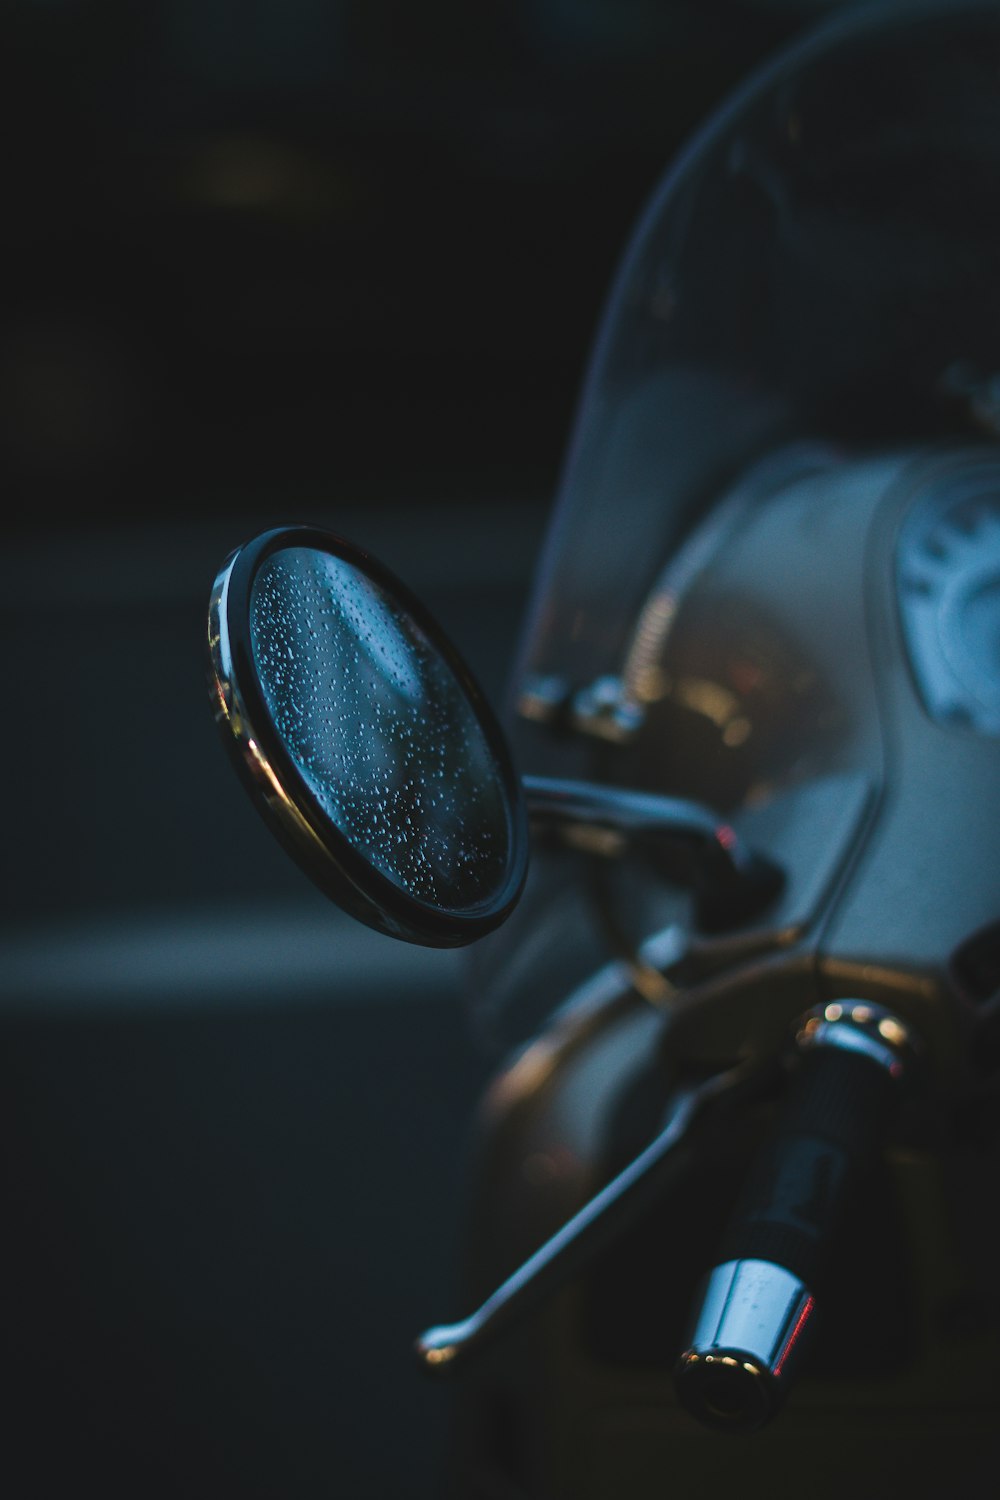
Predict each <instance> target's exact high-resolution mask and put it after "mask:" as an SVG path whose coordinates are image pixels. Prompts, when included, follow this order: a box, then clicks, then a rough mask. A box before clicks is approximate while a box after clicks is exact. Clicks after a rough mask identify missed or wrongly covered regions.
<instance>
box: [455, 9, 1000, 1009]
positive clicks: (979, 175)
mask: <svg viewBox="0 0 1000 1500" xmlns="http://www.w3.org/2000/svg"><path fill="white" fill-rule="evenodd" d="M998 69H1000V11H998V10H997V8H996V7H995V6H994V5H983V4H978V5H968V4H964V5H963V4H961V3H959V4H949V5H934V6H921V5H913V4H911V5H903V6H895V7H889V8H884V7H861V8H860V10H859V12H857V13H856V14H855V16H854V17H853V18H850V19H847V20H846V21H841V22H840V23H838V24H837V25H835V26H832V27H830V28H828V29H826V30H824V31H823V32H822V33H820V34H817V35H816V36H815V37H813V38H811V39H810V40H808V41H807V42H806V43H804V44H802V45H800V46H799V47H798V48H797V49H795V50H794V51H793V52H790V53H789V54H787V55H786V56H785V57H784V58H782V59H779V60H778V62H777V63H776V64H774V65H773V66H772V67H771V68H770V69H768V70H767V71H765V72H764V73H763V74H761V75H759V76H758V77H757V78H756V79H754V80H752V81H751V83H750V84H749V85H748V86H747V87H746V88H745V89H744V91H743V92H742V93H741V94H739V95H738V96H737V97H736V98H735V99H734V100H733V101H732V102H731V103H730V104H729V105H728V106H727V107H726V108H724V109H723V110H722V111H721V112H720V113H719V114H718V115H717V116H716V117H715V118H714V120H712V121H710V122H709V124H708V125H707V127H706V128H705V130H704V131H703V132H702V134H701V135H700V137H699V138H697V139H696V140H695V141H694V143H693V144H692V146H691V147H690V148H689V149H688V151H687V152H686V153H685V154H684V155H683V156H682V158H681V159H680V160H679V161H678V163H677V164H676V165H675V167H674V168H673V170H672V171H671V172H670V174H669V175H668V176H667V178H666V180H665V182H664V184H663V186H662V188H661V189H660V191H659V192H658V194H657V195H656V196H655V198H654V200H653V202H652V203H651V205H650V207H649V209H648V211H647V213H646V215H645V217H644V219H643V220H642V222H641V223H640V225H639V227H638V231H637V234H636V237H635V239H634V241H633V244H632V246H631V248H630V249H629V251H628V254H627V255H626V258H625V260H624V262H623V265H622V268H621V271H620V274H619V277H618V280H617V283H616V285H615V287H614V289H613V292H612V296H611V299H610V302H609V306H608V309H607V314H606V317H605V320H604V324H603V328H602V331H601V333H600V336H599V339H598V343H597V347H596V350H595V354H594V357H593V362H592V366H591V369H590V372H589V376H588V379H587V382H586V386H585V390H584V394H583V399H582V402H581V406H580V411H579V415H578V420H577V425H576V430H575V434H574V437H573V441H572V445H571V449H570V453H569V457H568V462H567V465H566V469H565V474H564V479H563V483H562V486H561V490H560V494H559V497H558V502H557V506H556V511H555V515H554V521H553V525H552V527H551V531H550V535H549V539H548V543H547V547H546V550H545V552H544V556H543V559H542V562H541V565H540V569H539V574H538V579H537V586H536V590H535V594H534V600H533V605H532V608H531V611H530V615H529V619H528V622H527V628H526V632H525V636H524V639H523V643H522V650H521V655H520V659H519V664H518V668H517V671H516V674H515V680H514V684H513V694H512V703H511V710H512V719H513V731H514V736H515V747H516V751H517V755H518V759H519V762H520V764H521V767H522V769H524V770H526V771H531V772H535V773H537V774H547V775H570V776H572V775H575V776H585V777H591V778H594V779H610V777H609V772H608V753H607V736H606V735H605V736H604V737H602V731H601V729H600V725H599V724H598V723H597V721H598V719H599V715H598V714H593V715H592V724H591V728H592V729H593V728H594V725H595V724H597V731H598V732H597V733H588V732H577V729H576V728H574V727H573V725H572V722H570V727H569V729H568V730H567V729H566V713H565V712H563V720H562V722H563V732H562V733H556V732H554V729H553V723H552V720H551V717H550V716H549V715H548V708H549V707H550V706H551V705H552V704H553V703H559V704H562V705H563V707H564V709H565V705H566V704H573V703H577V704H579V703H580V702H582V701H583V700H585V699H586V698H587V695H588V693H591V696H593V691H594V690H595V685H596V691H597V692H598V695H599V692H600V690H601V689H602V685H603V688H604V689H606V690H607V691H610V692H611V693H612V695H613V694H614V693H615V692H617V693H618V694H619V699H618V702H617V704H616V705H615V709H616V711H617V712H618V714H619V716H620V717H621V716H622V715H623V716H624V717H625V720H626V721H627V716H628V714H629V713H630V712H631V711H632V710H633V709H634V708H635V707H636V704H635V703H634V702H633V701H631V700H632V699H633V698H634V697H635V695H636V691H637V683H638V682H639V681H640V679H639V676H638V675H637V671H636V663H637V661H638V662H639V665H640V666H641V665H642V640H641V628H645V627H646V625H648V621H649V604H650V601H651V599H654V598H656V597H657V591H658V590H659V592H660V595H661V596H663V597H664V598H665V599H666V604H665V606H664V607H666V608H669V607H670V594H669V591H666V592H665V591H664V589H663V579H664V577H665V576H670V571H671V568H673V570H674V576H675V582H676V588H675V590H674V594H675V596H676V594H677V593H678V592H680V593H681V594H682V593H683V590H684V587H685V581H686V574H685V567H686V563H685V559H693V562H692V568H693V570H694V571H697V567H698V565H699V557H698V553H699V547H700V546H702V541H701V539H702V538H704V537H706V536H707V537H708V538H709V543H710V545H709V546H708V550H709V552H710V551H711V548H712V547H714V548H715V549H716V551H717V552H718V549H720V548H721V549H723V550H724V548H725V546H726V540H725V535H724V530H725V518H724V517H722V516H720V515H719V511H718V507H719V502H720V499H721V498H722V497H728V498H727V504H730V505H731V504H732V503H733V499H732V497H733V496H734V494H736V493H739V492H741V491H742V500H741V501H740V502H739V503H741V504H742V505H743V506H744V508H745V507H746V505H750V506H752V505H753V503H754V500H753V489H754V485H755V484H756V485H757V486H758V488H759V489H760V492H761V494H765V493H767V492H768V485H767V484H766V483H763V482H760V480H759V476H760V475H761V474H762V473H765V472H766V469H767V465H768V464H769V463H771V462H773V459H772V457H771V456H772V455H775V454H786V455H787V454H788V453H794V452H802V451H805V450H810V451H817V450H822V451H825V452H827V453H846V454H864V453H866V452H874V451H880V450H888V449H889V448H891V447H892V446H893V445H898V446H913V445H914V444H920V443H933V442H939V441H941V440H947V439H948V438H950V437H954V438H956V439H959V440H968V439H969V438H970V436H982V435H983V434H986V435H987V436H988V437H995V436H996V435H997V434H998V433H1000V398H998V396H997V385H998V377H997V376H996V374H995V371H996V369H997V363H996V361H997V349H998V347H1000V299H998V297H997V295H996V288H997V287H998V286H1000V239H998V236H997V233H996V227H995V226H996V222H997V194H998V191H1000V189H998V183H1000V90H998V89H997V87H996V79H997V77H998ZM748 476H750V477H749V478H748ZM754 476H758V477H757V478H754ZM717 523H718V524H717ZM713 528H714V531H715V534H714V535H710V533H712V532H713ZM703 550H704V548H703ZM702 561H703V559H702ZM689 571H691V570H690V569H689ZM674 603H675V604H676V597H675V598H674ZM637 653H638V656H637ZM609 684H610V687H609V686H608V685H609ZM640 696H641V694H640ZM569 717H570V721H572V715H570V716H569ZM612 717H613V716H612ZM608 722H610V721H609V720H608V719H607V716H606V720H605V724H606V725H607V723H608ZM613 728H614V726H613V724H612V726H611V729H612V732H613ZM729 732H730V734H731V735H732V736H733V739H734V746H733V748H734V749H735V750H739V748H740V747H739V745H738V744H736V743H735V741H736V740H737V739H738V736H739V734H740V733H741V729H740V726H739V724H738V723H736V724H733V725H732V726H731V727H730V731H729ZM647 764H648V761H647ZM661 764H662V784H661V785H660V787H659V790H662V791H664V792H667V793H674V794H677V793H678V792H682V791H683V790H684V789H683V788H679V787H678V786H677V785H675V784H673V782H672V766H673V758H672V756H671V754H670V753H668V752H667V750H666V749H665V750H664V754H663V756H662V762H661ZM739 797H740V789H739V787H738V786H736V785H734V787H733V789H732V798H733V800H734V801H735V802H737V803H738V801H739ZM535 865H536V868H535V871H534V873H533V875H532V878H531V883H530V884H529V888H528V892H527V894H526V896H525V898H524V901H523V903H522V907H521V910H520V911H519V912H518V913H517V914H516V916H515V918H514V919H513V921H512V922H510V923H508V925H507V926H506V927H505V928H504V929H502V930H501V931H500V932H499V933H497V934H495V935H494V936H493V937H492V938H491V939H490V940H488V943H487V944H484V945H483V946H482V948H481V949H480V952H479V957H478V959H477V964H476V972H475V974H474V976H473V984H474V990H475V992H476V994H477V995H478V997H479V1000H480V1003H481V1006H482V1008H483V1012H484V1013H488V1015H489V1016H491V1017H492V1018H493V1019H494V1021H495V1020H496V1019H497V1018H498V1017H499V1018H500V1019H501V1023H502V1024H500V1026H499V1035H500V1036H501V1039H510V1038H511V1037H512V1036H513V1037H516V1036H517V1035H518V1034H521V1033H523V1032H524V1031H525V1030H528V1029H531V1027H532V1026H533V1025H535V1024H536V1023H537V1021H538V1018H539V1017H540V1016H542V1015H544V1013H545V1012H546V1011H547V1010H548V1009H551V1008H552V1007H553V1006H555V1005H557V1004H558V1003H559V1002H560V1001H561V1000H563V999H564V998H565V997H566V995H567V993H568V992H569V991H570V990H572V988H573V987H574V985H576V984H578V983H580V982H581V981H583V980H584V979H585V978H586V977H587V976H588V975H590V974H593V973H594V972H595V971H596V970H597V969H599V968H600V966H601V965H602V964H604V963H607V962H609V961H612V960H613V959H614V958H615V951H614V946H613V943H611V942H609V940H608V937H607V934H606V933H603V932H602V931H601V925H600V923H599V922H595V921H594V920H593V911H594V894H593V891H592V890H590V889H589V888H588V882H589V880H590V876H589V875H588V866H587V864H586V862H585V861H582V860H580V859H579V858H576V857H574V856H573V855H572V854H566V853H563V854H560V855H558V856H552V857H543V858H542V859H536V861H535ZM678 913H679V916H680V917H682V916H683V907H682V905H679V906H678ZM508 1021H509V1024H507V1022H508Z"/></svg>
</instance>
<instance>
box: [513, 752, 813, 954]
mask: <svg viewBox="0 0 1000 1500" xmlns="http://www.w3.org/2000/svg"><path fill="white" fill-rule="evenodd" d="M522 784H523V786H524V794H525V800H526V802H527V807H528V815H529V817H530V818H531V821H532V823H533V824H534V825H535V827H536V829H538V830H539V831H540V832H543V833H549V834H551V835H554V836H555V837H556V838H558V839H559V840H560V842H562V843H565V844H570V845H573V846H575V847H577V848H579V847H581V846H582V847H585V848H589V849H591V850H593V851H595V852H599V853H613V854H618V853H620V852H621V849H622V846H623V844H625V845H632V846H637V847H639V848H641V849H642V850H643V852H644V853H645V854H646V855H647V856H648V858H649V859H650V860H651V861H652V862H653V863H654V864H655V865H657V867H658V868H659V869H660V870H661V871H662V873H663V874H664V875H665V876H666V877H667V878H668V879H670V880H674V881H676V882H678V883H679V884H681V885H684V886H687V887H690V888H691V889H693V890H694V891H695V893H696V896H697V900H698V921H699V924H700V925H701V926H702V927H704V928H707V929H709V930H718V929H720V928H725V927H730V926H735V925H737V924H738V923H740V922H743V921H746V920H747V919H748V918H750V917H753V916H755V915H756V914H757V913H758V912H759V911H761V910H763V908H764V907H765V906H767V905H769V904H770V902H771V901H773V900H774V898H775V897H776V896H777V895H778V893H779V891H780V890H781V888H782V886H783V884H784V876H783V874H782V872H781V870H780V869H779V868H778V867H777V866H776V865H775V864H774V863H773V862H772V861H771V860H769V859H767V858H766V857H765V856H763V855H761V854H758V853H755V852H754V851H753V850H752V849H750V848H748V847H747V845H746V844H745V843H744V842H743V840H742V839H741V838H740V836H739V835H738V834H737V832H736V830H735V829H734V828H733V827H732V826H731V825H730V824H729V823H727V822H726V820H725V819H724V818H722V817H720V816H719V814H718V813H715V812H713V811H712V810H711V808H708V807H705V806H704V804H702V803H700V802H692V801H689V800H687V799H686V798H682V797H662V796H659V795H657V794H656V793H652V792H636V791H631V790H628V789H626V788H624V787H614V786H602V785H599V784H597V783H595V782H589V781H564V780H562V779H556V778H550V777H546V776H525V777H523V778H522Z"/></svg>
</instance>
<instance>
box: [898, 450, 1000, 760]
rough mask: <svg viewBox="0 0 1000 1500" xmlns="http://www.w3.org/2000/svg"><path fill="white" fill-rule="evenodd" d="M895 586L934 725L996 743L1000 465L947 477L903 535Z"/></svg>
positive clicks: (999, 713)
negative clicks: (949, 726)
mask: <svg viewBox="0 0 1000 1500" xmlns="http://www.w3.org/2000/svg"><path fill="white" fill-rule="evenodd" d="M896 578H897V586H898V590H899V608H900V616H901V619H902V623H903V631H904V635H905V638H906V644H907V648H908V650H909V654H910V662H911V664H912V668H913V674H914V677H915V679H916V682H917V686H918V688H919V690H920V694H921V697H922V698H923V701H924V704H925V706H926V708H927V711H928V713H929V714H930V715H931V717H932V718H934V719H936V720H938V721H939V722H940V723H946V724H955V725H964V726H966V727H968V728H971V729H976V730H978V731H979V732H980V733H981V734H989V735H1000V466H993V465H986V464H984V465H982V466H981V467H978V468H976V469H974V470H969V471H967V472H966V473H964V474H960V475H951V476H949V478H948V480H947V481H946V482H945V483H943V484H941V485H940V486H939V487H937V488H935V489H934V490H932V491H931V492H930V493H929V494H926V495H924V496H923V497H922V499H921V500H920V501H919V502H918V504H917V505H916V506H915V507H914V509H913V510H912V511H911V512H910V515H909V516H908V518H907V520H906V521H905V522H904V525H903V528H902V530H901V532H900V537H899V543H898V550H897V565H896Z"/></svg>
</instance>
